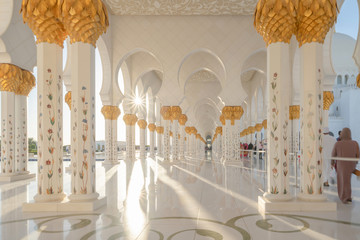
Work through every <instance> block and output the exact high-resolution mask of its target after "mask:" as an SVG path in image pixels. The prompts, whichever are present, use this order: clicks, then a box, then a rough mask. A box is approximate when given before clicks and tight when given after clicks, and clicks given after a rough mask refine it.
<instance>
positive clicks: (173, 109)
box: [170, 106, 182, 120]
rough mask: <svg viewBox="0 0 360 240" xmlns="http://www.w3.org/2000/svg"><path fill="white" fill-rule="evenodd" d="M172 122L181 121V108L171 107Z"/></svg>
mask: <svg viewBox="0 0 360 240" xmlns="http://www.w3.org/2000/svg"><path fill="white" fill-rule="evenodd" d="M170 108H171V120H179V118H180V116H181V114H182V111H181V108H180V107H179V106H171V107H170Z"/></svg>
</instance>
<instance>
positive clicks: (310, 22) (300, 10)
mask: <svg viewBox="0 0 360 240" xmlns="http://www.w3.org/2000/svg"><path fill="white" fill-rule="evenodd" d="M296 11H297V23H298V29H297V32H296V39H297V40H298V42H299V46H300V47H301V46H302V45H303V44H305V43H312V42H318V43H324V40H325V37H326V35H327V33H328V32H329V30H330V28H331V27H332V26H333V25H334V23H335V21H336V18H337V2H336V0H312V1H298V7H297V9H296Z"/></svg>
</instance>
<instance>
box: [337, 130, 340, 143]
mask: <svg viewBox="0 0 360 240" xmlns="http://www.w3.org/2000/svg"><path fill="white" fill-rule="evenodd" d="M338 134H339V136H338V137H337V139H336V141H340V140H341V137H340V135H341V131H339V132H338Z"/></svg>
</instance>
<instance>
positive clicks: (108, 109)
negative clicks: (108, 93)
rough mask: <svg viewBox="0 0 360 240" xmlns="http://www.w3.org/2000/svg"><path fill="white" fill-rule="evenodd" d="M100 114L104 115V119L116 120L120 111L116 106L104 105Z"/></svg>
mask: <svg viewBox="0 0 360 240" xmlns="http://www.w3.org/2000/svg"><path fill="white" fill-rule="evenodd" d="M70 97H71V95H70ZM70 101H71V100H70ZM101 113H102V114H103V115H104V118H105V119H108V120H117V119H118V117H119V115H120V109H119V107H118V106H110V105H105V106H103V107H102V108H101Z"/></svg>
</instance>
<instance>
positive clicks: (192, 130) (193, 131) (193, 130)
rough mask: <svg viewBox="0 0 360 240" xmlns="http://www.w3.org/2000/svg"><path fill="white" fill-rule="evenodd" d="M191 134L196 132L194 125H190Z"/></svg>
mask: <svg viewBox="0 0 360 240" xmlns="http://www.w3.org/2000/svg"><path fill="white" fill-rule="evenodd" d="M191 134H194V135H196V134H197V129H196V128H195V127H191Z"/></svg>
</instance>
